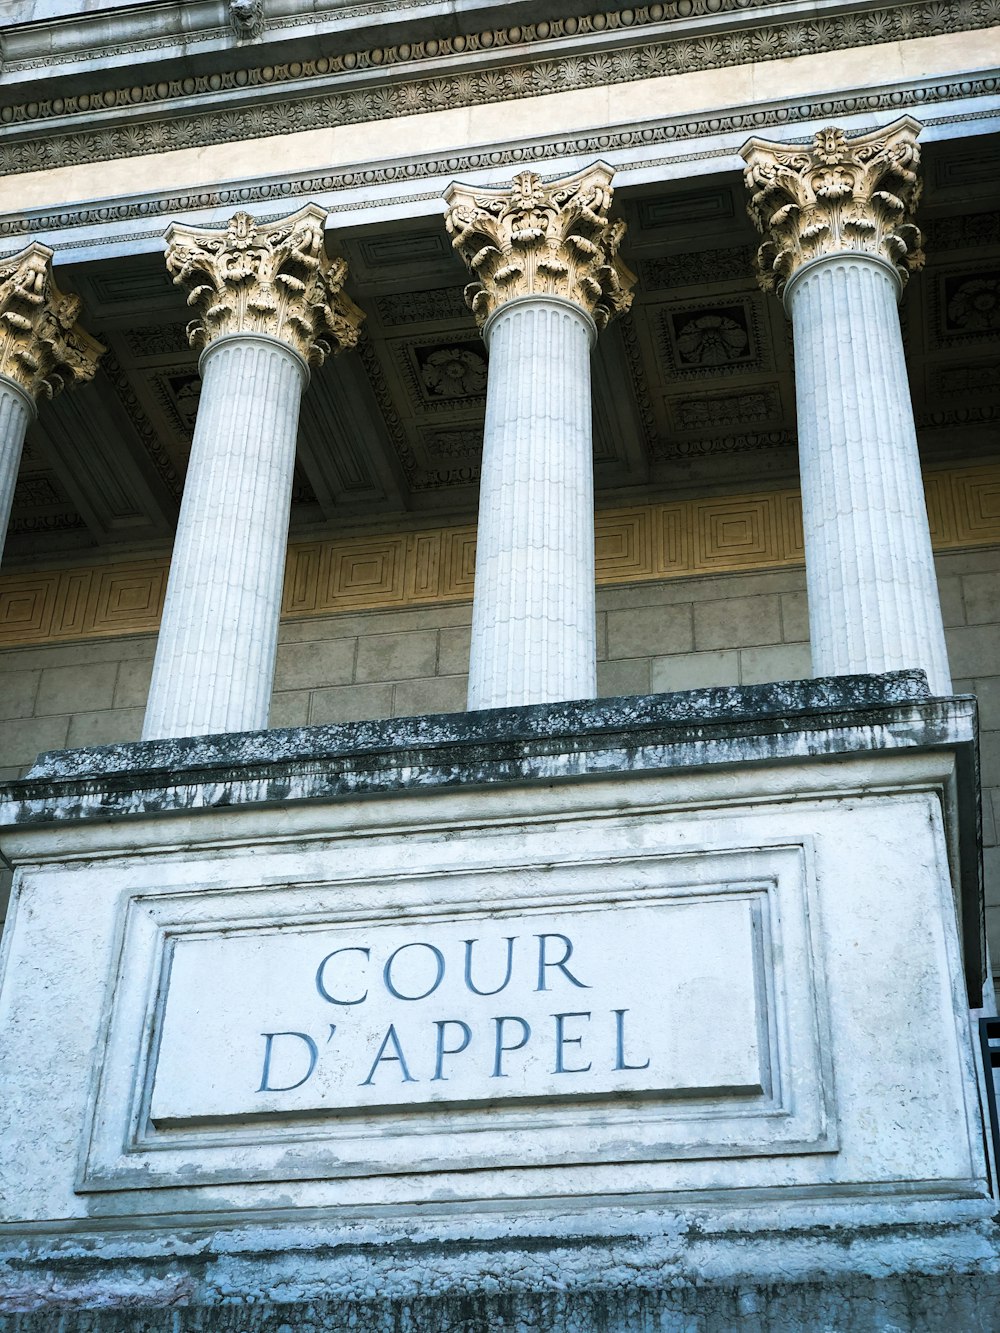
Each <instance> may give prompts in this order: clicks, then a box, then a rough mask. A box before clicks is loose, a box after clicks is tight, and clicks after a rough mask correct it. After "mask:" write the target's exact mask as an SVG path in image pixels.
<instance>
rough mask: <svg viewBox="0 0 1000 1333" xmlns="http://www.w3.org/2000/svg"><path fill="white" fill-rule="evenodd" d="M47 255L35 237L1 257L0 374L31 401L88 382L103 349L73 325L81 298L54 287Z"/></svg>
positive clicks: (77, 325)
mask: <svg viewBox="0 0 1000 1333" xmlns="http://www.w3.org/2000/svg"><path fill="white" fill-rule="evenodd" d="M52 255H53V251H52V250H50V249H49V247H48V246H47V245H40V244H39V243H38V242H37V241H35V242H32V244H31V245H29V246H28V248H27V249H26V250H22V251H21V253H20V254H17V255H14V256H12V258H10V259H6V260H2V261H0V375H4V376H5V377H6V378H7V379H8V380H12V381H13V382H14V383H15V384H16V385H17V386H18V387H19V388H21V389H23V390H24V392H25V393H26V394H27V395H28V396H29V397H30V398H31V399H32V401H33V402H37V400H38V399H39V398H51V397H52V396H53V395H54V394H57V393H59V391H60V390H61V389H64V388H69V387H70V386H72V385H74V384H86V382H87V381H88V380H92V379H93V378H94V373H95V372H96V370H97V362H98V358H99V357H100V356H101V354H102V352H104V350H105V349H104V347H103V346H102V345H101V344H100V343H99V342H98V341H97V339H96V338H92V337H91V336H90V334H89V333H86V332H85V331H84V330H83V329H82V328H81V327H80V325H79V324H78V323H77V317H78V316H79V314H80V304H81V302H80V298H79V297H78V296H66V295H64V294H63V293H62V292H61V291H60V290H59V288H58V287H57V286H56V282H55V278H54V277H53V276H52Z"/></svg>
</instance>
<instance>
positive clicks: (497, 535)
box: [446, 163, 634, 708]
mask: <svg viewBox="0 0 1000 1333" xmlns="http://www.w3.org/2000/svg"><path fill="white" fill-rule="evenodd" d="M611 177H612V171H611V168H610V167H607V166H606V165H605V164H604V163H597V164H595V165H594V166H593V167H590V168H588V169H587V170H586V171H582V172H579V173H578V174H577V175H575V176H571V177H568V178H567V179H565V180H561V181H556V182H550V183H547V184H543V183H542V181H541V179H540V178H539V177H538V176H535V175H533V174H532V173H531V172H523V173H521V174H520V175H518V176H516V177H515V179H514V185H513V188H511V189H509V190H475V189H473V188H472V187H469V186H465V185H452V186H451V187H450V189H449V190H448V193H447V195H446V199H447V202H448V206H449V211H448V217H447V225H448V230H449V231H450V233H451V234H452V237H453V245H454V246H455V249H456V250H457V251H458V252H459V254H460V255H461V256H462V257H463V259H465V261H466V263H467V264H468V265H469V268H470V269H471V270H472V272H473V274H474V275H475V278H476V281H474V282H473V283H472V284H471V285H470V286H469V287H468V288H467V289H466V298H467V300H468V301H469V304H470V305H471V307H472V309H473V312H474V313H475V315H476V318H477V319H478V321H479V324H480V327H481V328H482V331H483V338H484V340H485V342H486V345H487V347H488V348H489V352H490V367H489V379H488V383H487V396H486V429H485V435H484V440H483V468H482V478H481V481H480V491H479V523H478V529H477V549H476V584H475V595H474V601H473V610H472V648H471V655H470V662H469V696H468V703H469V707H470V708H502V707H506V706H508V705H513V704H531V703H545V702H549V701H555V700H561V699H582V698H592V697H593V696H594V694H595V693H596V689H597V681H596V674H597V652H596V642H595V624H596V607H595V583H594V483H593V446H592V438H591V437H592V425H591V398H590V353H591V350H592V348H593V346H594V344H595V342H596V340H597V334H598V330H599V329H601V328H603V327H604V326H605V325H606V324H607V323H608V321H609V320H610V319H612V318H613V317H614V316H615V315H617V314H619V313H621V312H622V311H624V310H627V309H628V307H629V305H630V304H631V299H632V298H631V290H630V289H631V284H632V282H633V281H634V276H633V275H632V274H631V273H630V272H629V270H628V269H627V268H626V267H625V265H624V264H623V263H622V262H621V260H620V259H619V258H618V246H619V243H620V241H621V237H622V234H623V232H624V229H625V228H624V223H621V222H611V221H609V219H608V210H609V208H610V206H611V201H612V191H611Z"/></svg>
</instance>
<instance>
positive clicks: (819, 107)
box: [0, 0, 1000, 287]
mask: <svg viewBox="0 0 1000 1333" xmlns="http://www.w3.org/2000/svg"><path fill="white" fill-rule="evenodd" d="M997 3H1000V0H997ZM998 91H1000V77H997V76H996V75H989V76H986V77H983V78H971V79H962V80H954V81H950V82H947V83H944V82H939V81H931V80H924V81H922V82H918V83H915V84H914V85H913V86H912V87H909V88H904V89H899V88H892V89H887V90H884V91H882V92H870V91H865V92H863V93H853V94H851V95H849V96H844V97H826V98H823V99H822V101H815V102H810V101H802V102H799V103H798V104H797V105H796V106H793V107H789V106H785V105H784V104H780V105H778V106H772V107H770V108H766V107H765V108H761V107H760V106H753V107H749V108H746V109H743V110H737V111H733V112H729V113H727V114H724V115H720V114H718V113H714V114H712V115H711V116H696V117H691V116H685V117H680V116H678V117H676V118H674V119H669V120H664V121H661V122H660V123H658V124H655V125H648V124H646V125H639V126H619V127H617V128H615V129H608V130H602V131H601V132H600V133H599V134H597V133H592V134H580V135H573V136H571V137H566V138H551V139H545V138H541V139H539V140H537V141H536V142H535V143H533V144H532V145H531V147H530V149H526V148H525V147H524V145H523V144H522V143H520V142H516V143H505V144H503V145H501V146H498V147H493V148H489V149H481V150H476V151H474V152H468V153H452V154H449V155H448V156H447V157H437V156H430V157H406V158H404V159H400V160H399V161H398V162H384V161H376V160H369V161H365V162H362V163H359V164H358V165H357V166H353V167H350V168H348V169H347V170H344V171H331V172H323V173H321V174H313V173H311V172H307V173H301V174H289V173H287V172H282V173H281V174H280V176H270V177H269V178H267V179H264V180H257V181H239V182H237V183H233V184H227V185H222V186H220V187H217V188H214V189H205V188H199V189H196V190H193V191H190V192H183V193H155V192H149V193H146V194H143V195H139V196H136V197H134V198H132V199H129V200H123V201H119V202H117V203H110V202H109V203H104V202H102V203H101V204H100V205H99V206H98V205H92V206H91V205H86V206H74V207H72V208H71V209H68V210H63V211H60V212H51V213H41V212H33V213H32V214H31V215H30V216H29V215H28V214H26V213H25V214H22V213H15V214H7V215H5V216H0V237H13V236H22V235H25V234H26V233H29V232H44V231H54V230H63V229H66V228H73V227H91V226H94V225H95V224H99V225H100V226H101V227H102V228H106V230H105V231H104V232H103V233H102V234H101V235H98V236H91V237H88V238H87V239H86V241H70V242H67V245H68V246H69V247H72V246H86V247H87V248H88V249H89V248H92V247H95V246H99V245H104V244H106V245H111V244H119V243H121V242H122V241H125V240H148V239H149V237H150V236H151V235H153V232H152V231H151V230H149V227H148V224H149V221H150V219H151V218H156V217H167V216H170V215H173V214H177V213H184V212H187V211H189V210H191V209H198V210H201V209H207V208H213V209H214V208H226V207H229V206H231V205H236V204H245V203H251V204H259V205H262V206H266V207H273V206H274V205H275V204H282V203H283V204H285V205H286V206H287V201H288V199H289V198H303V197H308V196H310V195H316V194H334V193H339V192H342V191H355V190H356V189H357V187H358V186H364V187H365V188H366V189H367V191H368V194H367V197H366V198H363V199H359V198H357V197H354V198H351V200H350V202H349V203H332V204H331V206H330V212H331V213H336V212H340V211H349V212H352V213H353V212H356V211H357V210H358V209H364V208H383V207H387V206H389V205H393V204H406V205H408V206H412V205H413V204H415V203H420V202H427V201H429V200H432V199H437V198H438V193H437V191H430V192H428V193H420V192H416V191H414V190H413V184H414V182H416V181H424V180H437V179H439V178H440V177H441V176H447V177H449V178H454V177H455V176H457V175H462V174H467V173H469V172H472V171H482V170H484V169H492V170H496V169H499V168H506V167H510V166H513V165H515V164H517V163H520V162H523V161H524V160H525V158H526V157H527V156H528V155H529V153H530V157H531V160H532V161H533V162H536V163H537V162H541V161H561V160H563V159H565V158H567V157H590V156H593V155H594V154H595V153H602V152H603V153H607V152H610V151H612V150H614V151H616V152H625V151H630V150H637V152H638V156H636V157H635V158H633V159H630V160H629V159H627V160H625V161H622V162H620V163H619V167H618V169H619V170H623V169H625V168H627V167H631V166H642V167H658V166H664V165H666V164H667V163H668V162H669V163H671V164H677V163H684V162H689V161H691V162H693V161H698V162H701V161H704V160H705V159H706V158H721V157H728V156H729V149H728V148H726V147H723V148H705V147H702V148H701V149H700V150H699V151H698V152H692V153H687V154H684V155H680V154H677V153H671V155H670V156H669V157H663V158H654V159H650V158H649V156H648V152H649V149H650V148H651V147H655V146H657V145H668V144H678V143H686V142H688V141H689V140H696V139H699V138H702V137H703V136H705V135H713V136H717V135H722V134H745V133H748V132H750V131H753V130H759V129H760V128H761V126H762V125H775V126H778V125H793V124H797V123H800V122H809V121H814V120H816V119H817V117H819V116H821V115H822V116H831V115H832V116H845V117H846V116H857V115H860V114H864V115H870V114H872V113H874V112H880V111H892V110H897V109H899V108H900V107H914V108H916V107H925V108H926V107H928V106H935V105H938V104H946V103H948V102H951V101H954V100H955V99H956V98H960V99H962V100H963V101H964V100H967V99H969V98H974V97H975V98H983V99H988V98H992V97H994V96H995V95H996V93H997V92H998ZM990 115H991V110H990V109H989V107H988V105H985V104H984V108H983V110H981V111H970V112H963V113H961V114H958V115H956V114H952V115H950V116H949V117H948V120H949V123H953V122H955V121H975V120H988V119H989V117H990ZM369 118H372V117H369ZM211 119H212V120H213V123H214V124H215V125H216V126H217V127H218V124H219V118H218V117H217V116H215V117H213V118H211ZM337 123H338V124H339V123H347V121H346V120H345V121H338V122H337ZM273 132H274V133H276V134H277V133H285V132H286V130H282V129H279V128H275V130H274V131H273ZM110 133H111V132H110V131H109V134H110ZM218 133H219V134H220V135H221V134H222V133H223V129H222V128H219V129H218ZM232 137H233V138H234V139H235V138H238V137H239V136H238V135H236V134H235V133H234V134H233V136H232ZM107 139H108V135H105V140H107ZM216 141H218V142H221V141H222V140H221V139H218V140H212V142H216ZM15 147H16V145H12V146H11V148H10V150H8V148H4V147H2V146H0V173H2V172H5V171H7V170H8V169H7V168H5V166H4V163H5V161H6V160H7V159H6V158H5V156H4V154H5V153H8V151H12V150H13V149H14V148H15ZM159 151H162V147H161V148H151V149H150V152H159ZM112 155H113V156H119V157H120V156H123V154H122V153H118V152H116V153H114V154H112ZM107 156H108V154H107V153H105V157H107ZM39 163H40V164H41V165H43V166H47V165H50V152H49V149H48V148H46V149H45V150H44V151H43V152H40V155H38V161H37V162H36V164H35V166H33V167H30V168H25V169H26V170H35V169H36V168H37V167H38V165H39ZM16 170H20V168H17V167H11V168H10V169H9V172H10V174H12V173H13V172H14V171H16ZM389 185H393V186H397V187H407V193H405V194H400V195H394V196H391V197H386V196H384V195H382V194H380V193H379V192H378V189H376V188H374V187H384V186H389ZM996 219H997V215H996V214H981V215H978V216H977V217H973V218H972V219H971V221H974V222H981V224H982V225H981V226H979V228H978V229H976V235H980V236H982V237H984V238H987V239H984V240H982V241H981V242H980V241H979V240H974V239H971V238H972V237H973V230H972V229H970V228H968V227H966V226H964V225H963V226H960V227H957V228H955V227H953V226H952V225H951V224H953V223H957V222H963V223H964V219H955V218H945V219H939V220H938V222H937V223H936V224H931V225H932V227H933V233H934V239H935V249H949V248H952V246H951V242H950V240H947V241H946V243H945V244H943V245H941V244H938V243H937V236H938V231H939V229H940V228H941V227H942V226H943V225H944V224H945V223H947V224H948V226H947V227H945V231H946V233H947V236H948V237H950V236H951V235H952V234H953V233H954V234H960V235H961V236H962V237H965V238H966V239H964V240H963V241H961V243H962V244H966V245H972V244H980V243H982V244H987V243H989V242H988V237H989V236H990V235H995V234H996V232H997V230H998V228H997V225H996ZM128 222H133V223H138V222H142V223H144V224H146V230H143V231H137V232H131V233H127V234H124V235H123V234H122V233H121V232H119V231H116V230H114V229H113V227H109V226H108V224H109V223H110V224H118V223H128ZM729 276H732V275H731V274H730V273H721V274H720V277H721V278H728V277H729ZM700 281H701V280H700V279H698V280H697V281H692V285H698V282H700ZM649 285H650V284H648V283H646V284H644V286H646V287H648V286H649ZM661 285H663V284H661ZM668 285H673V284H668Z"/></svg>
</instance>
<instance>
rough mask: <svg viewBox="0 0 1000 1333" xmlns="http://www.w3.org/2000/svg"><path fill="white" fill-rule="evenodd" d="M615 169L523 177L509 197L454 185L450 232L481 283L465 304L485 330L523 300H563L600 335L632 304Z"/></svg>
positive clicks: (526, 174)
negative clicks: (615, 206) (497, 314)
mask: <svg viewBox="0 0 1000 1333" xmlns="http://www.w3.org/2000/svg"><path fill="white" fill-rule="evenodd" d="M613 175H614V173H613V171H612V169H611V168H610V167H609V166H607V165H606V164H605V163H604V162H597V163H595V164H594V165H593V166H592V167H587V168H586V170H584V171H579V172H577V174H576V175H575V176H566V177H564V178H563V179H562V180H557V181H549V182H548V183H544V182H543V181H542V179H541V177H540V176H536V175H535V174H534V172H531V171H522V172H520V173H519V174H518V175H517V176H515V177H514V183H513V185H512V186H511V187H510V189H506V190H481V189H477V188H475V187H474V186H470V185H459V184H455V185H451V186H449V188H448V191H447V193H446V194H445V201H446V203H447V205H448V212H447V214H446V217H445V225H446V226H447V228H448V232H449V234H450V235H451V238H452V242H451V243H452V245H453V246H454V248H455V250H457V251H458V253H459V254H460V255H461V256H462V258H463V259H464V260H465V262H466V264H467V265H468V267H469V269H470V271H471V272H472V273H473V274H474V276H475V281H474V282H472V283H470V284H469V286H468V287H466V289H465V299H466V301H467V302H468V304H469V306H470V307H471V309H472V311H473V313H474V314H475V316H476V319H477V320H478V322H479V326H480V328H482V326H483V325H484V324H485V323H486V321H487V319H489V317H490V315H492V314H493V312H494V311H495V310H497V309H499V307H500V306H502V305H504V304H506V302H508V301H511V300H513V299H514V298H515V297H519V296H559V297H562V298H563V299H564V300H567V301H572V302H573V303H574V304H575V305H578V306H580V307H581V308H582V309H583V310H585V311H586V313H587V314H588V315H590V316H591V317H592V318H593V320H594V323H595V324H596V325H597V327H598V328H599V329H603V328H604V327H605V325H606V324H607V323H608V321H609V320H612V319H614V317H615V316H616V315H620V314H623V313H624V312H625V311H626V310H628V308H629V306H630V305H631V304H632V287H633V284H634V283H635V274H634V273H632V272H631V270H630V269H629V268H627V267H626V265H625V264H624V263H623V262H622V260H621V259H620V258H619V256H618V247H619V245H620V243H621V239H622V236H623V235H624V234H625V223H624V222H622V221H611V220H610V219H609V218H608V211H609V209H610V208H611V201H612V199H613V197H614V192H613V190H612V189H611V178H612V176H613Z"/></svg>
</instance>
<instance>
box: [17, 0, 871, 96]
mask: <svg viewBox="0 0 1000 1333" xmlns="http://www.w3.org/2000/svg"><path fill="white" fill-rule="evenodd" d="M229 2H230V3H231V0H229ZM224 3H225V0H218V4H217V5H216V6H215V10H214V19H212V20H211V21H207V22H202V23H199V22H198V20H197V17H195V16H194V15H193V11H194V9H195V4H194V0H183V9H184V24H183V28H182V29H179V30H175V31H171V32H168V33H164V34H162V35H160V36H155V37H151V36H144V37H142V38H136V39H134V40H129V38H128V37H126V36H120V37H119V39H118V40H116V41H115V42H114V43H113V44H110V45H109V44H107V43H106V42H105V43H103V44H102V43H101V42H99V41H98V42H94V41H90V42H83V41H81V42H79V43H76V44H73V43H68V44H67V49H65V50H64V51H59V50H58V49H56V48H55V43H53V42H52V41H51V39H50V40H49V41H48V42H45V43H44V46H45V48H46V49H45V50H44V53H40V54H38V55H36V56H34V57H21V58H18V57H16V56H14V57H11V58H8V60H7V62H6V68H7V70H8V71H10V72H12V73H13V72H22V71H29V70H32V69H48V68H50V67H52V66H55V65H59V64H65V63H70V62H79V61H80V59H81V57H83V58H87V59H92V60H94V61H95V62H100V60H101V57H102V56H117V55H140V56H141V55H143V54H145V53H153V52H156V51H169V50H170V48H171V47H177V46H178V45H179V44H180V43H181V42H182V41H183V44H184V46H185V47H187V46H190V45H192V44H193V45H195V46H197V45H205V44H209V43H212V42H216V43H223V42H225V39H226V38H227V36H229V35H230V33H231V31H232V30H231V26H230V20H229V18H228V16H227V14H226V12H225V10H224V9H223V7H222V6H223V4H224ZM439 3H440V0H405V3H401V2H400V0H372V2H371V3H367V4H354V5H343V6H342V7H341V6H338V7H337V8H336V9H330V10H326V11H323V12H317V10H316V8H315V4H314V3H304V5H303V11H302V12H300V13H298V14H290V15H288V14H286V15H275V14H271V15H269V16H268V21H267V31H268V35H269V37H274V36H276V35H277V34H279V33H287V34H290V35H291V36H292V37H294V35H295V32H296V29H301V28H307V29H308V30H309V33H310V35H311V36H314V35H315V34H316V32H317V29H320V30H323V29H324V25H325V24H329V25H336V26H337V27H338V28H339V29H340V30H341V33H340V40H339V41H338V42H337V43H336V47H337V51H336V54H335V55H334V56H333V57H331V61H330V63H329V65H328V66H327V67H326V68H325V69H318V70H317V71H316V72H317V73H320V74H322V73H326V74H329V73H331V72H336V71H337V70H338V69H344V70H350V69H381V68H387V67H390V66H392V65H396V64H400V63H412V62H418V61H426V60H438V59H441V58H442V57H445V58H447V57H449V56H455V55H462V54H470V53H475V52H477V51H497V50H502V49H503V48H504V47H520V46H524V45H533V44H537V43H540V42H548V41H552V40H558V39H560V38H563V37H569V38H577V37H580V36H587V35H590V34H602V33H609V34H612V33H615V32H618V31H628V30H630V29H631V30H634V29H641V28H645V27H650V26H655V25H660V24H688V23H690V22H692V21H694V22H697V21H698V20H699V19H708V20H710V21H715V22H717V21H718V20H719V19H720V18H723V19H724V18H725V17H726V16H727V15H730V14H734V15H738V16H740V17H742V16H745V15H746V14H747V13H748V12H749V13H752V12H753V11H754V10H771V11H773V10H775V9H780V8H781V0H666V2H665V3H663V4H651V5H638V6H636V7H634V8H630V9H607V10H596V11H594V12H593V13H590V14H586V15H577V16H568V15H563V16H559V15H556V16H552V15H545V14H543V15H541V16H540V17H538V18H535V19H533V20H532V21H529V22H518V23H512V24H510V25H509V26H508V27H502V28H497V27H494V28H483V29H480V30H479V31H478V32H476V31H471V32H455V33H451V34H446V35H444V36H442V35H441V33H440V32H437V33H434V34H433V35H432V36H431V37H429V38H427V39H426V40H425V41H406V40H400V41H397V42H396V43H387V44H384V45H379V46H369V47H365V46H360V45H358V44H357V39H356V38H355V40H354V42H353V43H352V28H357V27H358V26H359V23H358V21H359V20H363V19H366V18H381V19H386V20H388V19H391V18H392V17H393V16H396V17H397V18H404V17H405V18H407V19H413V18H414V17H415V15H414V14H413V12H412V11H414V10H417V11H419V10H421V9H425V8H429V7H431V6H437V5H438V4H439ZM861 3H862V4H865V3H867V4H871V3H873V0H861ZM841 5H842V0H814V7H815V9H817V10H818V11H822V9H823V8H824V7H840V6H841ZM201 7H202V9H203V10H204V12H205V14H206V17H207V15H208V10H209V6H208V5H207V4H205V0H202V6H201ZM178 8H180V5H179V6H178ZM533 8H534V10H535V12H536V13H537V8H538V7H537V6H533ZM524 9H525V10H526V11H527V10H528V6H527V5H525V6H524ZM529 12H530V11H529ZM815 16H816V15H815V14H814V17H815ZM89 18H90V19H91V21H93V20H97V21H98V22H99V21H100V18H101V15H100V13H99V12H98V13H95V14H93V15H90V16H89ZM473 18H474V14H473V13H472V12H470V13H469V15H468V19H467V22H469V23H471V22H472V20H473ZM87 19H88V16H87V15H86V14H76V15H74V16H73V18H72V20H71V21H72V23H73V24H74V25H75V26H76V27H77V28H78V29H83V28H85V27H86V25H87ZM192 20H193V21H192ZM143 21H144V22H145V20H143ZM67 22H68V21H67V20H63V21H61V22H60V21H49V22H48V23H43V24H31V25H28V27H30V28H33V29H43V30H45V31H46V33H51V32H52V31H53V30H58V29H59V28H63V29H65V28H66V26H67ZM24 31H27V28H25V27H24V26H23V25H22V27H21V28H20V29H18V28H8V30H7V37H6V40H7V43H8V45H16V41H17V36H18V34H19V32H24ZM327 31H329V29H327ZM168 58H169V57H168ZM292 64H298V65H300V66H302V67H303V68H304V69H306V70H308V69H309V68H310V67H311V66H313V65H315V64H316V62H314V61H308V60H307V61H302V60H295V61H288V62H287V63H286V62H283V61H280V60H275V59H274V58H273V56H272V58H271V59H270V60H269V61H268V62H266V63H265V62H264V61H263V60H262V62H261V65H260V66H258V67H257V68H256V69H253V68H250V69H246V70H243V71H241V72H242V73H244V74H246V75H248V76H249V77H250V78H253V77H254V76H255V75H260V74H261V73H262V71H263V70H264V69H265V68H267V69H269V70H270V71H271V73H270V74H269V75H268V78H267V80H266V81H267V82H278V83H280V82H282V81H287V80H288V79H289V78H290V77H291V78H296V79H297V78H300V77H302V75H301V74H290V73H289V67H290V66H291V65H292ZM205 77H206V78H211V77H214V76H213V75H207V76H205ZM306 77H308V75H306ZM180 82H182V80H177V83H178V84H179V83H180ZM151 86H152V87H153V88H155V87H156V84H155V83H154V84H152V85H151ZM130 91H131V89H129V88H126V87H124V86H123V88H122V90H121V92H122V93H123V94H124V95H125V96H126V98H127V96H128V93H129V92H130ZM180 95H181V93H180V92H179V91H177V90H175V89H174V88H173V86H172V85H171V86H170V87H169V89H168V90H167V91H165V92H164V93H162V94H159V95H158V96H159V97H162V98H163V99H165V100H170V99H173V98H176V97H178V96H180ZM127 104H128V103H127V101H126V102H122V103H120V105H127Z"/></svg>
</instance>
